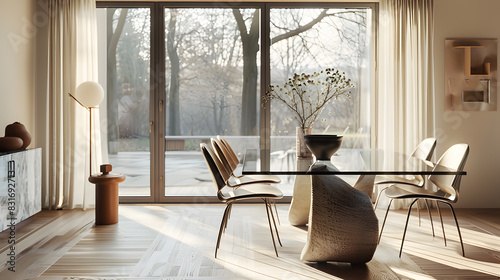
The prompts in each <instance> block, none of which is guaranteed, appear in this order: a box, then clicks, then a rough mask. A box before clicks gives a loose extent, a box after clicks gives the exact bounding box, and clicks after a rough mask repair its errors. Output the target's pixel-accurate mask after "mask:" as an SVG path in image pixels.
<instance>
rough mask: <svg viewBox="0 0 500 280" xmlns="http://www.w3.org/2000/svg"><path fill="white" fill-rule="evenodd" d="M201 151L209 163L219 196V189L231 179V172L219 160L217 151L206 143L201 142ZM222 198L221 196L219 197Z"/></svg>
mask: <svg viewBox="0 0 500 280" xmlns="http://www.w3.org/2000/svg"><path fill="white" fill-rule="evenodd" d="M200 148H201V152H202V153H203V157H204V158H205V162H206V163H207V165H208V169H209V170H210V173H211V175H212V181H213V182H214V184H215V187H216V188H217V196H219V191H220V190H221V189H222V188H224V186H225V185H226V181H227V180H228V179H229V177H230V174H229V173H228V171H227V169H226V168H225V167H224V165H223V164H222V162H221V161H220V160H219V158H218V157H217V155H216V154H215V152H214V151H213V150H212V149H211V148H210V147H209V146H208V145H207V144H205V143H201V144H200ZM219 198H220V197H219Z"/></svg>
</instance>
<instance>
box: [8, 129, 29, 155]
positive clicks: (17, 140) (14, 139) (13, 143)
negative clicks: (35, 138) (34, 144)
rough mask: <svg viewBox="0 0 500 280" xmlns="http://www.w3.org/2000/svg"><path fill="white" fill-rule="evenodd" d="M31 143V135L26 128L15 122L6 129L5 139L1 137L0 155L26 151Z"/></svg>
mask: <svg viewBox="0 0 500 280" xmlns="http://www.w3.org/2000/svg"><path fill="white" fill-rule="evenodd" d="M30 143H31V135H30V134H29V133H28V131H27V130H26V127H25V126H24V125H23V124H22V123H20V122H15V123H12V124H9V125H8V126H7V127H5V137H0V153H5V152H12V151H16V150H24V149H26V148H27V147H28V146H29V144H30Z"/></svg>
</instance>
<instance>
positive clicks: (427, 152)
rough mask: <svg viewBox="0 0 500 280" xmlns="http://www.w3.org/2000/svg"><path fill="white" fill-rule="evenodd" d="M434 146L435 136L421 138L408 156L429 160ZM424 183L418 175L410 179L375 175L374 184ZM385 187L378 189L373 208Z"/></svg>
mask: <svg viewBox="0 0 500 280" xmlns="http://www.w3.org/2000/svg"><path fill="white" fill-rule="evenodd" d="M435 148H436V138H427V139H424V140H422V142H420V143H419V144H418V146H417V147H416V148H415V150H413V153H412V154H411V155H410V158H417V159H420V160H424V161H430V160H431V158H432V154H433V153H434V150H435ZM424 183H425V180H424V178H423V177H422V176H420V175H413V178H411V179H408V178H406V177H403V176H397V175H392V176H377V177H375V185H390V184H407V185H412V186H420V187H421V186H423V185H424ZM387 187H388V186H387ZM387 187H385V188H382V189H381V190H379V192H378V195H377V199H376V200H375V205H374V208H377V205H378V201H379V199H380V195H381V194H382V192H383V191H384V190H385V189H386V188H387Z"/></svg>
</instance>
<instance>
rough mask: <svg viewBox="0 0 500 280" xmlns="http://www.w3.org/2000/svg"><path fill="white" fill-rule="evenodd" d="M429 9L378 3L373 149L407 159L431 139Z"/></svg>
mask: <svg viewBox="0 0 500 280" xmlns="http://www.w3.org/2000/svg"><path fill="white" fill-rule="evenodd" d="M433 3H434V1H433V0H381V1H380V15H379V19H380V24H379V45H378V50H379V56H378V67H379V70H378V75H379V76H378V80H379V88H378V96H377V98H376V115H377V121H376V130H375V131H376V134H377V138H376V143H377V147H378V148H382V149H385V150H393V151H396V152H402V153H405V154H410V153H411V152H412V151H413V149H414V148H415V147H416V146H417V144H418V143H419V142H420V141H421V140H423V139H424V138H427V137H432V136H433V135H434V78H433V77H434V63H433V60H434V58H433ZM438 144H439V139H438ZM387 160H391V159H387ZM401 206H402V205H401V204H400V205H395V207H396V208H399V207H401Z"/></svg>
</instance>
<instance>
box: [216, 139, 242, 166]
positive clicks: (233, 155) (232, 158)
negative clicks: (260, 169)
mask: <svg viewBox="0 0 500 280" xmlns="http://www.w3.org/2000/svg"><path fill="white" fill-rule="evenodd" d="M217 139H219V140H220V142H221V143H222V144H223V145H224V146H225V147H226V149H227V151H228V155H229V157H228V159H229V163H230V164H231V168H232V170H234V169H236V167H237V166H238V164H239V163H240V160H239V159H238V156H237V155H236V153H235V152H234V150H233V148H231V146H230V145H229V143H228V142H227V141H226V139H224V138H222V137H220V136H219V135H217Z"/></svg>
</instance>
